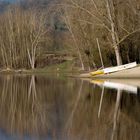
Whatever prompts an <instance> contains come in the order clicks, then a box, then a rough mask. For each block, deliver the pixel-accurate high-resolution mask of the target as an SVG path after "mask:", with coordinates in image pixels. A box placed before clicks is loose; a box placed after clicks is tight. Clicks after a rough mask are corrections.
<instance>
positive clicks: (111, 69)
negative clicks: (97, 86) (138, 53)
mask: <svg viewBox="0 0 140 140" xmlns="http://www.w3.org/2000/svg"><path fill="white" fill-rule="evenodd" d="M136 66H137V63H136V62H133V63H129V64H125V65H120V66H115V67H109V68H105V69H101V70H97V71H94V72H90V75H91V76H96V75H100V74H108V73H113V72H117V71H122V70H125V69H130V68H134V67H136Z"/></svg>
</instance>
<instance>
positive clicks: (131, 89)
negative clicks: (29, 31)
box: [91, 80, 138, 94]
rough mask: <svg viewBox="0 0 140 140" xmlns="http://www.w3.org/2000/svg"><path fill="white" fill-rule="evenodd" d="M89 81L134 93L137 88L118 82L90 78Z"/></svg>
mask: <svg viewBox="0 0 140 140" xmlns="http://www.w3.org/2000/svg"><path fill="white" fill-rule="evenodd" d="M91 83H93V84H96V85H99V86H102V87H106V88H111V89H117V90H124V91H129V92H131V93H135V94H137V89H138V88H137V86H133V85H128V84H122V83H118V82H110V81H104V80H91Z"/></svg>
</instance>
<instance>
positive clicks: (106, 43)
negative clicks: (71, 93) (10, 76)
mask: <svg viewBox="0 0 140 140" xmlns="http://www.w3.org/2000/svg"><path fill="white" fill-rule="evenodd" d="M1 3H2V2H1ZM1 9H2V10H1V13H0V60H1V61H0V68H1V69H36V68H37V69H42V68H45V67H49V66H52V65H59V64H62V63H64V64H65V63H67V62H68V63H72V65H71V67H79V68H80V69H82V70H91V69H93V68H94V69H97V68H100V67H102V66H111V65H120V64H124V63H129V62H132V61H137V62H138V63H139V61H140V47H139V45H140V3H139V1H138V0H133V1H132V0H126V1H123V0H117V1H116V0H99V1H98V2H96V1H95V0H52V1H50V0H30V1H27V0H21V1H18V2H15V3H12V4H11V3H9V4H4V6H1ZM99 52H101V54H102V59H103V60H102V62H101V57H100V53H99ZM58 69H59V67H58ZM71 69H73V68H71Z"/></svg>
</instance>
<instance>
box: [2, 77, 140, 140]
mask: <svg viewBox="0 0 140 140" xmlns="http://www.w3.org/2000/svg"><path fill="white" fill-rule="evenodd" d="M131 82H132V81H131ZM0 140H140V93H139V88H138V87H137V86H136V82H134V85H131V84H129V85H128V84H126V83H125V84H123V83H121V84H119V83H114V82H113V83H111V82H109V83H108V82H105V81H98V80H95V81H89V80H88V81H86V80H80V79H72V78H68V77H58V76H53V77H52V76H43V75H42V76H41V75H40V76H39V75H38V76H26V75H22V76H19V75H16V76H12V75H4V76H0Z"/></svg>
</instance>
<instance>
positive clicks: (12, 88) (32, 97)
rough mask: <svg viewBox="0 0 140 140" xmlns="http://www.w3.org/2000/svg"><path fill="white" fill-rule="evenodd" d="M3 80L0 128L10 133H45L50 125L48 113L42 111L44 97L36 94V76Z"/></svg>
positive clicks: (6, 77)
mask: <svg viewBox="0 0 140 140" xmlns="http://www.w3.org/2000/svg"><path fill="white" fill-rule="evenodd" d="M0 80H1V79H0ZM2 80H3V85H2V86H0V113H1V116H0V126H2V127H6V129H7V130H8V131H10V132H13V131H19V132H21V133H24V132H30V133H34V134H38V133H39V132H43V130H44V129H45V128H47V125H48V124H47V121H46V119H47V117H46V116H47V114H46V113H47V112H46V111H45V110H43V109H42V99H43V98H44V95H43V94H42V96H40V95H39V94H37V92H36V84H35V76H34V75H33V76H27V77H18V76H5V77H3V79H2ZM45 130H46V129H45Z"/></svg>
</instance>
